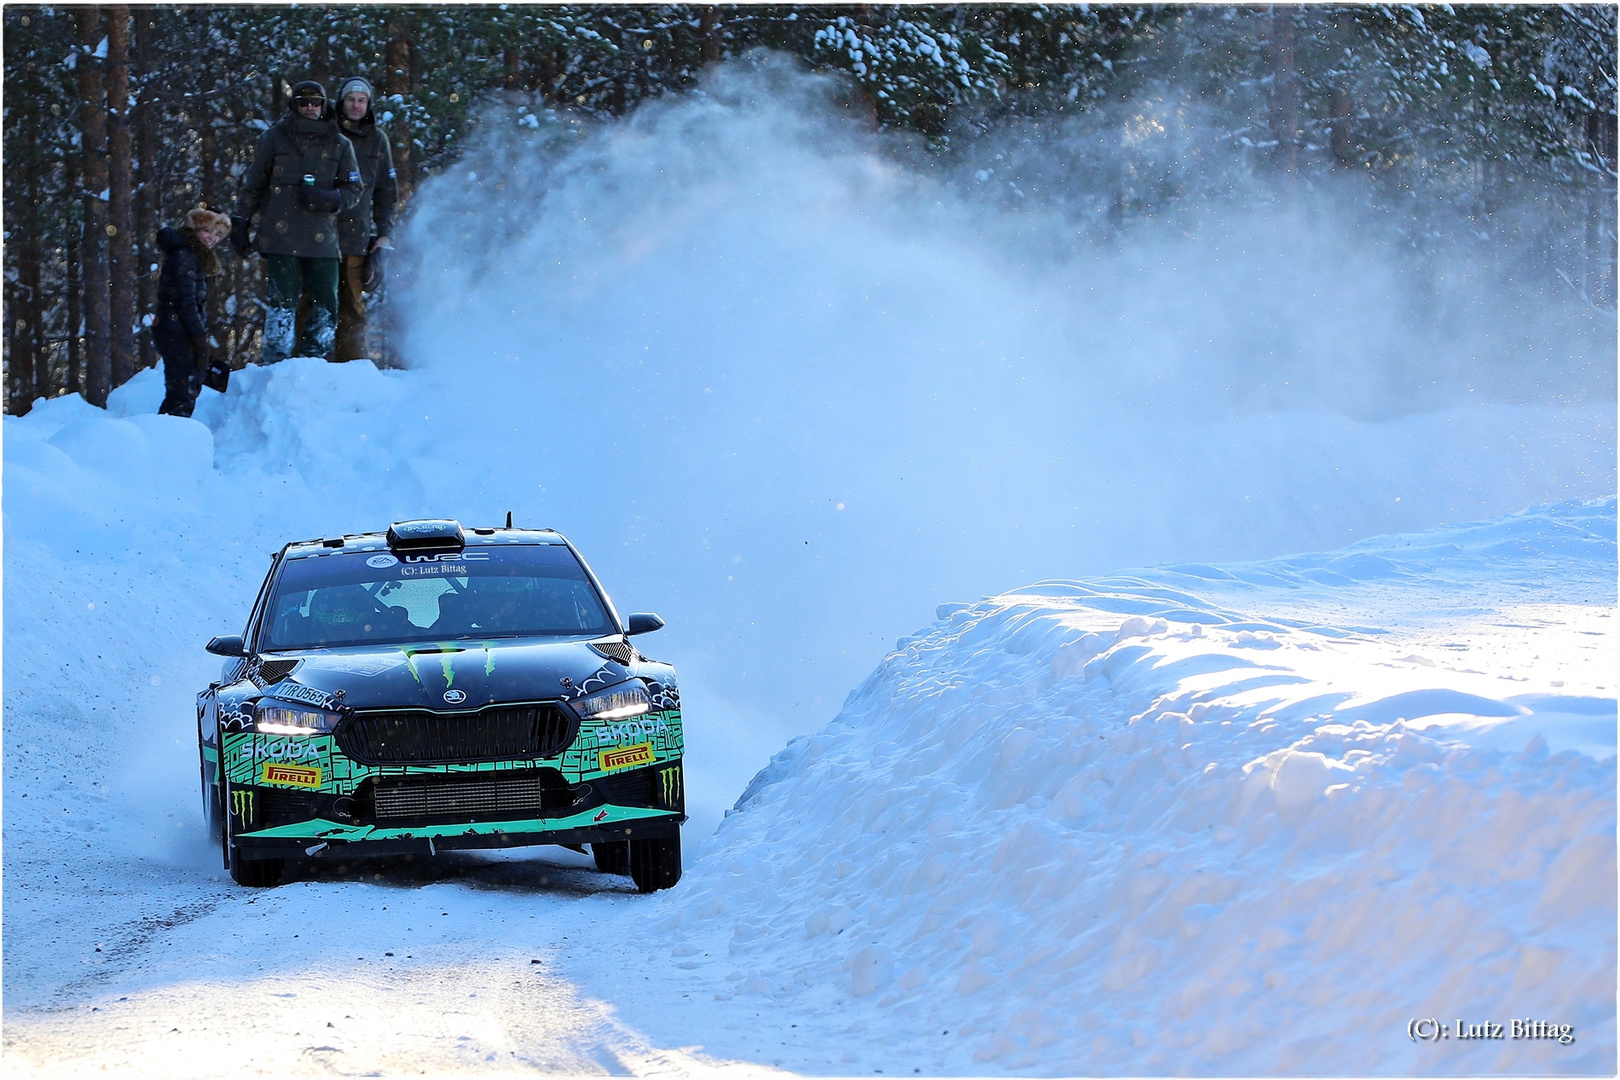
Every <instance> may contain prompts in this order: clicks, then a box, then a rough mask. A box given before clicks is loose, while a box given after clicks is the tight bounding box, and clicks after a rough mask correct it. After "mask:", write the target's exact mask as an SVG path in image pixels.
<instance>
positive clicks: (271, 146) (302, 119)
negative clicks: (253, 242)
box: [232, 81, 362, 364]
mask: <svg viewBox="0 0 1620 1080" xmlns="http://www.w3.org/2000/svg"><path fill="white" fill-rule="evenodd" d="M361 194H362V189H361V186H360V167H359V165H358V164H357V163H356V161H355V156H354V147H353V145H352V144H351V143H350V142H349V140H348V139H346V138H344V137H343V134H342V132H340V131H339V130H338V125H337V120H336V118H335V116H334V115H333V112H332V110H331V109H330V108H329V107H328V105H327V101H326V90H325V88H324V87H322V86H321V84H320V83H318V82H313V81H307V82H301V83H299V84H298V85H297V86H295V87H293V93H292V101H291V102H290V103H289V104H288V107H287V115H286V116H284V117H282V118H281V119H280V120H279V121H277V122H276V123H275V124H273V125H272V126H271V127H270V129H269V130H268V131H266V132H265V133H264V135H263V136H262V137H261V138H260V139H259V147H258V150H257V152H256V153H255V154H254V155H253V164H252V165H251V166H250V167H249V168H248V171H247V175H245V176H243V177H242V192H241V194H240V195H239V196H238V197H237V200H236V216H235V217H233V218H232V226H233V228H232V239H233V241H236V242H237V243H238V247H237V250H238V251H239V252H241V253H242V254H244V255H245V254H246V247H247V245H246V241H245V239H243V240H240V241H237V237H239V236H240V237H243V238H245V237H246V236H247V234H248V227H249V225H250V224H251V222H252V219H253V216H254V215H255V214H260V215H261V216H260V220H259V231H258V237H257V244H258V249H259V251H260V252H261V253H262V254H263V255H264V257H265V277H266V279H267V285H266V289H265V313H264V351H263V359H264V362H265V363H267V364H273V363H276V362H277V361H280V360H285V359H286V358H287V357H289V356H293V355H299V356H328V355H329V354H330V353H331V351H332V344H333V338H334V335H335V334H336V331H337V312H338V270H339V266H340V263H341V260H342V254H343V253H342V250H341V248H340V246H339V245H340V241H339V237H338V217H339V215H341V214H343V213H346V212H348V211H350V210H353V209H354V207H355V205H356V204H357V203H358V202H359V201H360V196H361ZM300 293H302V294H304V295H305V296H306V297H307V299H308V301H309V309H310V317H309V319H308V320H307V325H306V326H305V328H304V335H303V340H300V341H296V342H295V341H294V340H293V339H294V336H295V328H296V326H297V318H298V299H299V294H300ZM295 346H296V352H295Z"/></svg>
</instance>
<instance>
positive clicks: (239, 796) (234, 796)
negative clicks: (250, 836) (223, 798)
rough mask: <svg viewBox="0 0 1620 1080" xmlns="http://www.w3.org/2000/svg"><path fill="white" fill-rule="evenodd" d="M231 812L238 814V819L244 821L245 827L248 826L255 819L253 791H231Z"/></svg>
mask: <svg viewBox="0 0 1620 1080" xmlns="http://www.w3.org/2000/svg"><path fill="white" fill-rule="evenodd" d="M231 813H233V814H235V815H236V820H237V821H240V822H241V823H242V827H243V828H247V825H248V823H249V822H250V821H252V820H253V792H251V791H240V790H238V791H233V792H231Z"/></svg>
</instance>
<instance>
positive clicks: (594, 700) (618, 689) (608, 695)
mask: <svg viewBox="0 0 1620 1080" xmlns="http://www.w3.org/2000/svg"><path fill="white" fill-rule="evenodd" d="M568 704H569V707H570V708H572V709H573V710H574V711H575V712H577V713H578V714H579V716H580V719H581V720H623V719H624V718H625V717H627V716H640V715H641V714H642V713H644V712H646V711H647V710H649V709H651V708H652V700H651V699H650V698H648V697H647V688H646V687H644V686H642V685H641V683H640V681H639V680H631V681H630V682H622V683H620V684H619V685H618V686H610V687H608V688H607V689H606V690H598V691H597V692H596V693H594V694H591V695H589V696H587V697H582V698H580V699H579V700H578V701H570V702H569V703H568Z"/></svg>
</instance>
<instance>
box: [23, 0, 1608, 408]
mask: <svg viewBox="0 0 1620 1080" xmlns="http://www.w3.org/2000/svg"><path fill="white" fill-rule="evenodd" d="M1615 15H1616V8H1615V6H1614V5H1612V4H1605V5H1563V6H1501V5H1488V6H1487V5H1479V6H1458V5H1447V6H1348V5H1311V6H1304V5H1298V6H1292V5H1259V6H1242V7H1219V6H1202V5H1201V6H1177V5H1136V6H1131V5H1121V6H1105V5H1083V6H1060V5H1017V6H1013V5H1007V6H990V5H956V6H944V5H941V6H880V5H847V6H814V7H811V6H772V5H735V6H729V5H715V6H702V5H657V6H607V5H578V6H543V7H542V6H523V5H515V4H511V5H500V6H455V7H444V8H431V7H389V6H370V5H367V6H346V7H343V6H339V7H323V6H313V5H312V6H299V7H279V6H231V7H227V6H200V5H187V6H128V5H104V6H98V5H71V6H70V5H62V6H54V7H53V6H36V5H21V4H8V5H6V6H5V8H4V23H3V30H4V38H3V59H4V68H5V73H4V149H3V153H4V160H3V165H4V169H3V176H4V193H3V207H0V215H3V228H4V242H5V243H4V275H5V286H4V319H5V333H4V339H3V341H4V350H5V353H4V355H5V374H4V385H5V409H6V411H7V412H11V413H22V412H26V411H27V410H28V408H29V407H30V406H31V405H32V403H33V402H34V401H35V400H36V399H37V398H39V397H53V396H57V395H61V394H71V393H81V394H83V395H84V396H85V398H86V399H87V400H88V401H90V402H91V403H93V404H97V405H102V404H105V402H106V400H107V394H108V392H109V391H110V390H111V389H113V388H114V387H116V386H118V385H120V384H122V383H123V382H124V381H126V380H128V379H129V378H130V377H131V376H132V375H134V374H135V373H136V372H137V371H139V370H141V369H143V368H145V367H149V366H151V365H153V364H154V363H156V362H157V356H156V352H155V350H154V349H153V346H152V343H151V340H150V334H149V331H148V323H149V321H150V320H149V315H150V313H151V312H152V310H153V302H154V297H155V292H156V286H157V274H156V273H155V271H156V264H157V262H158V257H157V254H156V250H155V236H156V232H157V230H158V228H159V227H160V226H161V225H162V224H165V223H173V222H175V221H177V220H178V218H179V217H180V215H181V214H183V213H184V211H185V210H187V209H188V208H190V207H192V206H196V205H198V204H203V205H207V206H209V207H213V208H218V209H225V210H229V208H230V207H231V206H232V205H233V204H234V201H235V198H236V194H237V187H238V184H239V179H240V177H241V176H242V174H243V172H244V171H245V170H246V168H247V166H248V163H249V162H250V160H251V158H252V155H253V150H254V146H255V144H256V143H257V141H258V139H259V136H260V134H261V132H262V131H263V130H264V129H265V128H266V127H267V126H268V125H269V124H270V123H273V122H274V121H275V120H276V119H277V118H279V117H280V116H281V115H282V113H283V111H284V109H285V97H286V95H287V93H288V92H289V90H290V87H291V85H292V84H293V83H295V82H297V81H299V80H301V79H305V78H314V79H317V80H320V81H321V82H322V83H323V84H325V85H326V86H327V88H328V90H329V91H330V90H333V89H335V87H336V84H337V82H338V80H339V79H340V78H342V77H343V76H345V75H349V74H361V75H365V76H366V77H368V78H369V79H371V81H372V82H373V83H374V85H376V87H377V90H378V100H377V101H376V103H375V108H376V112H377V114H378V117H379V119H380V120H381V121H382V123H383V126H384V127H385V128H386V129H387V130H388V132H389V134H390V137H391V139H392V142H393V149H394V160H395V163H396V166H397V168H398V172H399V183H400V194H401V198H402V200H403V207H404V210H403V212H404V213H406V214H408V213H409V212H410V200H411V196H412V194H413V192H414V191H416V190H417V189H418V188H419V187H420V186H421V185H422V184H424V183H426V182H427V181H428V180H429V179H430V178H431V177H432V176H434V175H435V174H438V173H442V172H444V171H445V170H447V169H448V168H450V167H451V166H453V165H454V164H455V163H456V161H457V160H458V159H459V158H460V157H462V156H463V154H464V153H465V152H466V151H467V150H468V149H469V148H471V147H474V146H476V145H478V140H479V139H480V137H481V136H483V135H486V134H488V133H490V132H491V131H494V130H497V129H499V130H501V131H503V132H504V134H505V136H506V137H509V138H510V137H521V138H524V139H535V140H551V141H554V142H555V143H556V146H557V153H558V154H565V153H566V152H567V145H568V143H569V142H570V141H571V140H577V139H580V138H589V137H590V133H591V131H592V130H594V129H595V128H596V127H598V126H599V125H602V124H610V123H612V122H613V121H614V118H615V117H617V116H620V115H623V114H624V113H626V112H627V111H629V110H631V109H633V108H634V107H635V106H636V104H637V103H638V102H640V101H642V100H643V99H645V98H648V97H654V96H658V95H663V94H667V93H678V92H692V91H696V92H701V85H702V80H703V77H704V69H705V68H709V67H712V66H714V65H721V64H727V63H734V62H748V56H749V55H750V54H751V53H753V52H754V51H755V50H758V49H771V50H776V51H778V52H784V53H788V54H791V55H793V56H794V57H796V58H798V61H799V62H800V63H801V64H803V65H804V66H805V67H806V68H807V69H810V70H815V71H823V72H831V73H835V74H836V75H837V76H838V86H839V87H841V89H840V90H839V91H838V92H837V94H836V104H837V107H839V108H842V109H843V110H845V111H847V113H848V116H849V120H850V122H851V123H854V124H859V125H862V126H864V127H866V128H869V129H870V130H871V131H872V132H873V138H874V140H875V143H876V145H878V146H880V147H882V148H883V152H885V153H888V154H891V155H893V156H895V157H896V158H898V159H902V160H904V161H906V162H907V163H909V164H911V165H913V166H915V167H917V168H931V169H934V170H935V171H936V173H937V174H938V175H939V176H941V178H942V179H943V181H944V182H947V183H957V184H961V185H964V186H968V185H971V186H973V187H975V188H976V189H977V190H978V191H979V192H980V193H981V195H980V197H982V198H985V199H987V200H991V201H993V202H994V204H996V205H997V206H998V207H999V208H1001V209H1003V210H1005V211H1006V212H1008V213H1018V212H1019V211H1020V210H1022V209H1025V208H1029V209H1033V208H1036V207H1039V208H1041V209H1042V210H1045V211H1054V210H1055V211H1056V212H1058V213H1059V214H1060V215H1061V217H1062V218H1063V219H1064V220H1066V221H1067V222H1068V223H1070V224H1072V226H1073V228H1072V229H1070V230H1069V231H1068V232H1067V234H1066V235H1065V236H1064V237H1063V238H1060V239H1058V238H1055V240H1054V242H1062V243H1069V244H1107V243H1113V242H1116V241H1117V239H1118V238H1119V237H1120V236H1121V235H1122V234H1128V233H1129V231H1130V230H1131V229H1133V228H1134V227H1137V226H1138V225H1140V224H1141V223H1142V222H1146V221H1158V222H1160V223H1164V222H1166V221H1168V222H1169V223H1170V224H1171V225H1174V224H1175V222H1176V218H1177V215H1178V213H1181V212H1182V210H1183V209H1184V208H1186V207H1189V206H1194V205H1203V204H1207V203H1208V202H1209V201H1210V200H1212V199H1213V200H1219V199H1221V198H1238V197H1240V198H1242V199H1243V200H1246V201H1248V202H1250V203H1252V202H1253V200H1255V199H1268V200H1275V201H1277V202H1278V203H1279V204H1284V205H1287V204H1296V205H1297V204H1298V203H1299V202H1300V201H1303V200H1306V199H1307V198H1308V197H1309V196H1310V195H1311V194H1312V193H1321V192H1332V193H1334V196H1335V197H1336V198H1339V199H1341V200H1342V199H1345V198H1348V199H1350V200H1352V201H1355V202H1357V203H1359V205H1360V206H1361V207H1362V208H1363V209H1364V210H1366V211H1367V214H1366V220H1367V221H1369V222H1371V223H1372V224H1371V226H1369V227H1373V228H1377V229H1381V230H1384V232H1385V233H1386V234H1387V239H1388V241H1389V242H1390V243H1392V244H1398V245H1402V246H1403V247H1404V248H1406V249H1407V250H1408V251H1409V252H1410V254H1411V255H1412V256H1413V258H1414V259H1415V260H1416V261H1417V262H1418V263H1420V264H1421V262H1422V260H1423V259H1424V258H1425V257H1426V253H1429V252H1434V251H1439V250H1441V249H1450V250H1452V251H1453V252H1455V250H1456V249H1457V248H1458V247H1459V246H1462V247H1465V248H1469V249H1471V250H1472V251H1473V252H1474V254H1475V255H1476V256H1478V258H1479V260H1481V264H1482V265H1487V266H1494V267H1496V268H1497V272H1499V273H1500V274H1503V275H1510V276H1513V277H1514V278H1515V282H1516V284H1517V286H1518V287H1519V288H1520V289H1521V291H1522V290H1528V291H1529V293H1530V294H1534V293H1536V292H1537V291H1541V292H1544V293H1545V294H1546V295H1547V296H1549V297H1554V296H1559V297H1562V298H1563V299H1565V300H1568V299H1571V298H1574V299H1577V300H1578V301H1579V303H1580V304H1582V305H1584V306H1585V307H1586V308H1587V309H1588V310H1589V311H1590V312H1591V313H1592V315H1593V316H1594V317H1596V318H1598V319H1601V320H1606V321H1608V322H1609V323H1610V324H1611V325H1612V323H1613V319H1614V309H1615V296H1616V288H1615V251H1616V232H1615V220H1616V214H1615V209H1616V207H1615V203H1616V192H1615V177H1616V173H1615V161H1616V149H1615V143H1616V108H1615V104H1616V82H1615V69H1616V17H1615ZM1088 147H1090V148H1092V149H1093V150H1095V152H1088V150H1087V148H1088ZM1239 193H1240V194H1239ZM1195 227H1196V226H1195V224H1194V223H1193V222H1192V221H1191V220H1190V219H1189V221H1188V223H1187V228H1188V229H1192V228H1195ZM397 231H398V230H396V232H397ZM222 261H224V262H225V264H226V271H225V276H224V278H223V280H222V281H221V283H220V284H219V285H218V286H217V287H216V288H215V289H214V290H213V292H212V293H211V295H210V299H209V303H210V305H211V307H212V309H213V310H212V311H211V313H210V314H211V316H212V319H211V321H212V323H213V325H214V326H215V327H217V328H218V332H219V335H220V337H221V338H222V342H221V343H222V345H223V346H224V347H225V348H226V350H227V351H228V353H229V355H230V356H231V357H232V358H233V362H234V363H235V365H236V366H241V365H242V364H243V363H245V362H247V361H248V360H249V359H250V358H252V357H255V356H257V353H258V338H259V334H260V329H261V326H262V321H263V312H262V307H261V306H260V303H259V298H260V297H261V296H262V292H263V287H262V274H263V270H262V265H261V260H259V259H258V258H256V257H254V258H249V259H246V260H239V259H236V258H234V257H227V258H226V259H224V260H222ZM377 309H378V310H377V316H376V318H375V320H374V324H375V325H374V345H375V352H376V354H377V356H378V358H379V362H381V363H385V364H394V365H400V364H404V363H406V362H407V361H408V358H406V357H401V356H399V355H398V353H397V350H396V348H395V346H394V335H393V333H392V332H391V328H392V327H393V326H394V325H395V322H394V318H395V316H396V314H397V313H394V312H391V311H390V309H389V305H388V302H387V295H386V289H385V291H384V293H383V294H382V295H381V296H380V297H379V298H378V304H377Z"/></svg>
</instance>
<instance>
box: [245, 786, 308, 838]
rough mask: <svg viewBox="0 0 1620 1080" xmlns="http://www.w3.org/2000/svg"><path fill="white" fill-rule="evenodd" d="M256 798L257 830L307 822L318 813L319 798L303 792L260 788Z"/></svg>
mask: <svg viewBox="0 0 1620 1080" xmlns="http://www.w3.org/2000/svg"><path fill="white" fill-rule="evenodd" d="M258 797H259V800H260V802H261V806H260V808H259V828H261V829H263V828H269V827H270V826H272V825H288V824H291V823H292V822H295V821H308V820H309V819H310V818H312V817H314V816H315V815H316V814H318V813H320V809H321V796H320V795H319V794H317V793H312V792H305V791H284V790H282V789H281V788H260V789H259V791H258Z"/></svg>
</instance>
